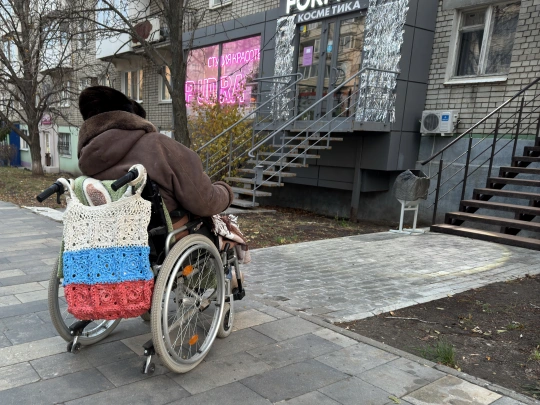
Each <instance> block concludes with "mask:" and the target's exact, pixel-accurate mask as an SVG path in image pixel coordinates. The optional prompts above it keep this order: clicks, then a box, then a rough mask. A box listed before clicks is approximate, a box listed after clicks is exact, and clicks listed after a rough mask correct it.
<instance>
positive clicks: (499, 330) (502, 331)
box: [497, 329, 508, 333]
mask: <svg viewBox="0 0 540 405" xmlns="http://www.w3.org/2000/svg"><path fill="white" fill-rule="evenodd" d="M504 332H508V331H507V330H506V329H498V330H497V333H504Z"/></svg>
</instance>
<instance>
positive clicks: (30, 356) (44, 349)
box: [0, 336, 66, 367]
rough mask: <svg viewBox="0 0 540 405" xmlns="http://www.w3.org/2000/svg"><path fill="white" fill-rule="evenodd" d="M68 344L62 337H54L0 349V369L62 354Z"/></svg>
mask: <svg viewBox="0 0 540 405" xmlns="http://www.w3.org/2000/svg"><path fill="white" fill-rule="evenodd" d="M65 350H66V344H65V342H64V340H63V339H62V338H61V337H58V336H56V337H52V338H47V339H42V340H36V341H33V342H28V343H22V344H20V345H14V346H9V347H3V348H1V349H0V367H4V366H10V365H12V364H17V363H22V362H24V361H30V360H35V359H39V358H42V357H47V356H51V355H53V354H58V353H62V352H64V351H65Z"/></svg>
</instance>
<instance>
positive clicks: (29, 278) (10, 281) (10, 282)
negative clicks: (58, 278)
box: [0, 266, 51, 295]
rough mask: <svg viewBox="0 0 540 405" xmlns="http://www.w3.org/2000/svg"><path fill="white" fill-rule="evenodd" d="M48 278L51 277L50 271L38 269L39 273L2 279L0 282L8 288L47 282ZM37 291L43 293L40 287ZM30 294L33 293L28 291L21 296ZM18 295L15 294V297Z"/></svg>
mask: <svg viewBox="0 0 540 405" xmlns="http://www.w3.org/2000/svg"><path fill="white" fill-rule="evenodd" d="M20 267H22V266H20ZM47 267H49V266H47ZM25 270H26V269H25ZM50 277H51V270H49V269H47V271H43V267H40V269H39V271H29V272H28V274H25V275H23V276H16V277H9V278H3V279H0V281H1V282H2V286H4V287H8V286H17V285H19V284H26V283H31V282H34V281H37V282H39V281H45V280H49V278H50ZM38 291H44V290H43V286H42V289H41V290H38ZM31 292H34V291H28V292H24V293H22V294H29V293H31ZM19 294H21V293H17V295H19Z"/></svg>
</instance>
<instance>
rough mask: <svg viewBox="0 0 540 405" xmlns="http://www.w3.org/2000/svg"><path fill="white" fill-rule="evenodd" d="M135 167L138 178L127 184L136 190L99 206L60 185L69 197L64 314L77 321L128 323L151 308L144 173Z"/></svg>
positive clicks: (63, 255) (149, 209)
mask: <svg viewBox="0 0 540 405" xmlns="http://www.w3.org/2000/svg"><path fill="white" fill-rule="evenodd" d="M134 167H136V168H137V169H138V170H139V177H138V178H137V179H135V180H134V181H133V182H131V183H130V185H132V186H135V185H138V188H137V191H136V192H135V193H134V194H132V195H124V196H123V197H121V198H120V199H118V200H117V201H112V202H109V203H107V204H104V205H99V206H93V207H92V206H87V205H84V204H82V203H81V202H80V201H79V199H78V198H77V196H76V195H75V193H74V192H73V189H72V187H71V185H70V184H69V182H68V181H66V180H63V181H62V183H63V184H64V186H65V187H66V188H67V189H68V190H69V193H70V197H69V198H68V200H67V208H66V212H65V213H64V251H63V254H62V266H63V268H62V270H63V276H64V294H65V297H66V301H67V303H68V312H70V313H71V314H73V315H74V316H75V317H76V318H78V319H83V320H92V319H120V318H132V317H137V316H140V315H142V314H144V313H145V312H147V311H148V310H149V309H150V305H151V301H152V291H153V287H154V274H153V272H152V269H151V267H150V261H149V253H150V248H149V246H148V229H147V228H148V224H149V222H150V214H151V203H150V202H149V201H146V200H145V199H143V198H142V197H141V193H142V190H143V188H144V185H145V183H146V170H145V169H144V167H143V166H141V165H136V166H134ZM126 194H127V193H126Z"/></svg>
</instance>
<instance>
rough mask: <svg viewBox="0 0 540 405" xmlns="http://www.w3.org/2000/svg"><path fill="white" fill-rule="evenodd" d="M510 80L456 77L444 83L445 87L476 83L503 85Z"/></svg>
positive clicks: (495, 77)
mask: <svg viewBox="0 0 540 405" xmlns="http://www.w3.org/2000/svg"><path fill="white" fill-rule="evenodd" d="M507 80H508V76H474V77H459V78H458V77H456V78H453V79H450V80H447V81H446V82H444V85H445V86H452V85H458V84H476V83H502V82H506V81H507Z"/></svg>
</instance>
